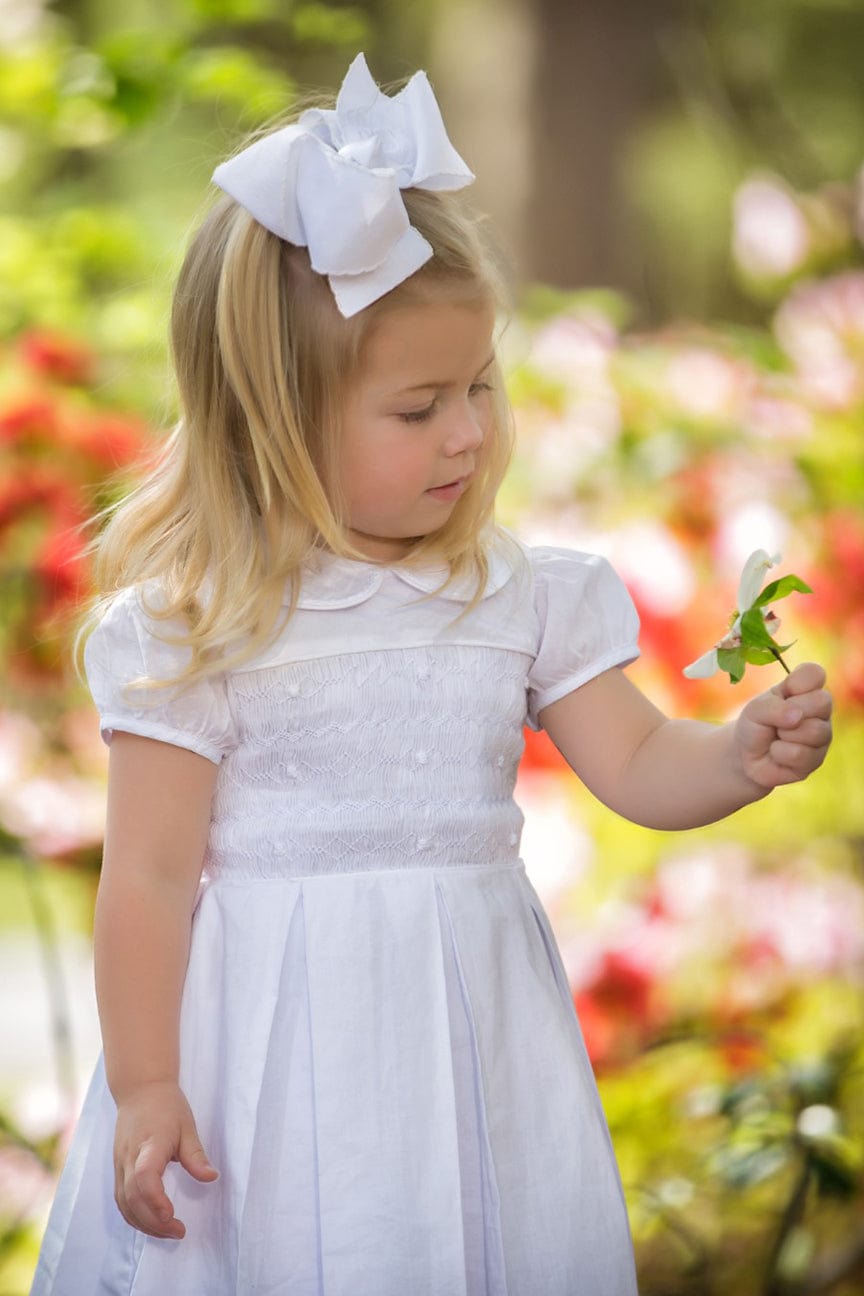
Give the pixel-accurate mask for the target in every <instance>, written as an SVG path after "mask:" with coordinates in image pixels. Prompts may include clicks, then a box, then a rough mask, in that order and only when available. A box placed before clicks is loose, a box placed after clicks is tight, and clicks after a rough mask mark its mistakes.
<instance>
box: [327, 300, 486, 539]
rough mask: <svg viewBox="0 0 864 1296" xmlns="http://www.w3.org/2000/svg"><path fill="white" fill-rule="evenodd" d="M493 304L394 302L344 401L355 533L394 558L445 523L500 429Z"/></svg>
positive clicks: (342, 471)
mask: <svg viewBox="0 0 864 1296" xmlns="http://www.w3.org/2000/svg"><path fill="white" fill-rule="evenodd" d="M494 322H495V316H494V310H493V308H492V307H491V306H488V307H487V306H478V307H474V306H454V305H445V304H436V305H426V306H404V307H396V308H394V309H393V310H392V311H389V312H387V313H385V314H384V315H383V316H382V318H381V320H380V322H379V323H378V324H376V325H375V328H374V329H373V331H372V332H371V333H370V335H369V337H368V339H367V340H366V344H365V347H364V350H363V357H362V362H361V367H360V372H359V374H358V377H357V378H356V380H355V381H354V383H353V384H352V385H351V386H350V387H349V389H348V393H347V396H346V400H345V405H344V407H343V425H342V440H341V443H340V461H339V487H340V489H341V492H342V497H343V499H344V500H345V504H346V508H347V521H348V528H349V535H350V538H351V540H352V542H353V543H354V544H355V545H356V546H357V548H358V549H360V550H361V552H362V553H364V554H365V555H366V556H367V557H368V558H371V559H373V560H375V561H379V562H392V561H395V560H398V559H399V558H402V557H404V556H405V554H406V553H407V552H408V550H409V548H410V542H411V541H412V540H413V539H416V538H418V537H420V536H426V535H429V534H430V533H431V532H433V531H437V530H438V529H439V528H440V527H442V526H443V525H444V523H445V522H446V521H447V519H448V518H449V517H450V514H451V513H452V511H453V509H454V507H455V505H456V501H457V500H458V499H459V498H460V496H461V495H462V494H463V492H464V490H465V488H466V486H467V485H468V481H469V479H470V477H471V474H472V473H473V471H474V468H475V465H476V462H477V457H478V453H479V451H480V447H481V445H482V443H483V439H484V436H486V435H487V434H488V433H489V432H490V430H491V426H492V408H491V400H490V387H489V371H490V368H491V365H492V363H493V359H494V356H493V347H492V330H493V327H494Z"/></svg>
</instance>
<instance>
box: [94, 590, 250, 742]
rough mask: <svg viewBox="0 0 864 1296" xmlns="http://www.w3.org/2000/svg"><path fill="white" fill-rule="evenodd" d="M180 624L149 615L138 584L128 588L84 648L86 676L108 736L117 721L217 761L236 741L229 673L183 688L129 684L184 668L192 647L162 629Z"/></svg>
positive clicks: (106, 737) (177, 629) (106, 738)
mask: <svg viewBox="0 0 864 1296" xmlns="http://www.w3.org/2000/svg"><path fill="white" fill-rule="evenodd" d="M145 597H147V595H146V594H145ZM148 601H149V600H148ZM179 632H182V626H181V625H180V623H179V622H174V621H158V620H155V619H154V618H152V617H148V615H147V614H146V612H145V611H144V609H143V607H142V606H141V603H140V601H139V598H138V594H137V591H136V590H135V589H133V588H130V589H126V590H124V591H123V592H122V594H120V595H118V597H117V598H116V599H115V601H114V602H113V603H112V604H111V605H110V607H109V608H108V610H107V612H106V613H105V615H104V616H103V618H102V620H101V621H100V622H99V624H98V625H97V626H96V629H95V630H94V631H93V632H92V633H91V635H90V637H89V639H88V640H87V643H86V645H85V648H84V667H85V670H86V673H87V683H88V684H89V686H90V692H91V694H92V695H93V701H94V702H95V704H96V709H97V710H98V712H99V722H100V732H101V734H102V738H103V740H104V741H105V742H106V743H108V744H110V742H111V739H112V737H113V734H114V731H115V729H119V730H122V731H123V732H125V733H133V734H140V735H142V736H143V737H145V738H158V739H159V740H160V741H161V742H167V743H173V744H174V745H175V746H177V747H186V748H188V750H189V751H194V752H198V754H199V755H200V756H206V757H207V759H208V760H210V761H213V763H214V764H217V765H218V764H219V762H220V761H221V760H222V757H223V756H225V755H227V754H228V752H229V751H231V750H232V749H233V748H234V747H235V746H236V743H235V739H234V726H233V721H232V716H231V711H230V708H229V704H228V697H227V690H226V685H225V678H224V676H210V677H209V678H207V679H203V680H197V681H194V682H193V683H192V684H190V685H187V686H184V687H183V688H182V689H177V688H176V687H168V688H164V689H162V688H158V689H150V690H147V689H131V690H128V691H127V689H126V686H127V685H128V684H129V683H130V682H131V681H132V680H135V679H139V678H141V677H144V676H146V677H147V678H150V679H173V678H175V677H176V676H178V675H179V674H180V672H181V671H182V670H183V669H184V667H185V666H186V665H187V664H188V661H189V658H190V655H191V649H189V648H182V647H178V646H176V645H173V644H168V643H165V642H164V641H163V640H162V639H160V638H159V637H158V636H159V634H160V633H161V634H166V635H168V636H169V637H170V636H173V635H176V634H177V633H179Z"/></svg>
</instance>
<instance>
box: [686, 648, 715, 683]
mask: <svg viewBox="0 0 864 1296" xmlns="http://www.w3.org/2000/svg"><path fill="white" fill-rule="evenodd" d="M719 669H720V664H719V662H718V661H717V649H716V648H712V649H711V650H710V652H707V653H703V654H702V656H701V657H697V659H696V661H694V662H691V663H690V665H689V666H685V667H684V672H683V673H684V674H685V675H686V676H687V678H688V679H708V677H709V675H714V674H716V672H717V671H718V670H719Z"/></svg>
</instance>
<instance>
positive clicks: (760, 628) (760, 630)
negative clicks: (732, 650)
mask: <svg viewBox="0 0 864 1296" xmlns="http://www.w3.org/2000/svg"><path fill="white" fill-rule="evenodd" d="M740 635H741V643H742V645H743V646H744V647H745V648H770V649H771V650H772V651H773V650H774V649H775V648H776V647H777V643H776V642H775V640H774V638H773V637H772V636H771V635H770V634H769V633H768V629H767V627H766V625H765V618H764V617H763V616H762V613H761V612H760V610H759V608H749V609H748V610H747V611H746V612H745V613H744V615H743V616H742V617H741V628H740Z"/></svg>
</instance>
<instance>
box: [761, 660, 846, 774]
mask: <svg viewBox="0 0 864 1296" xmlns="http://www.w3.org/2000/svg"><path fill="white" fill-rule="evenodd" d="M824 684H825V672H824V670H823V669H822V667H821V666H817V665H816V664H815V663H813V662H806V663H804V665H802V666H799V667H797V668H796V669H795V671H793V672H792V674H791V675H789V676H788V677H787V678H786V679H785V680H782V681H781V682H780V683H779V684H777V685H775V686H774V688H772V689H769V690H768V692H766V693H761V694H760V695H759V696H758V697H755V698H753V699H752V700H751V701H750V702H749V703H748V704H747V706H746V707H745V708H744V710H743V712H742V714H741V717H740V722H739V725H740V727H739V735H740V743H741V751H742V753H743V756H744V761H745V765H746V767H747V769H748V774H749V777H751V778H752V779H753V780H754V781H755V782H757V783H758V784H759V785H760V786H762V787H776V786H778V785H779V784H781V783H793V782H797V781H799V780H801V779H805V778H807V776H808V775H809V774H812V773H813V771H814V770H815V769H817V768H818V767H819V766H820V765H821V764H822V762H823V761H824V759H825V756H826V754H827V751H828V747H829V745H830V743H831V708H832V702H831V694H830V693H829V692H828V691H827V690H826V689H825V688H824Z"/></svg>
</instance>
